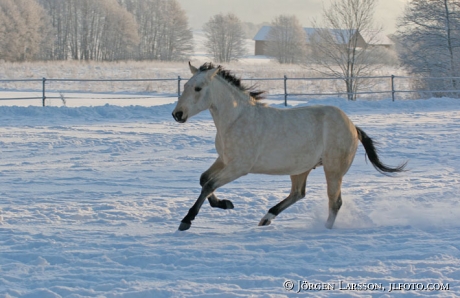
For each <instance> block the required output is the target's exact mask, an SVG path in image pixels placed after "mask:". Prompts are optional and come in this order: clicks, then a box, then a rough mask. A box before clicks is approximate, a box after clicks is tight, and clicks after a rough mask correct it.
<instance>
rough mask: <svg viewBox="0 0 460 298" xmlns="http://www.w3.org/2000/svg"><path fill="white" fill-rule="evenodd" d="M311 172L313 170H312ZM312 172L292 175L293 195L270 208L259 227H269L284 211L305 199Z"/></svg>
mask: <svg viewBox="0 0 460 298" xmlns="http://www.w3.org/2000/svg"><path fill="white" fill-rule="evenodd" d="M310 171H311V170H310ZM310 171H307V172H305V173H302V174H300V175H292V176H291V183H292V186H291V193H290V194H289V196H288V197H287V198H286V199H284V200H282V201H281V202H279V203H278V204H276V205H275V206H273V207H272V208H270V210H268V213H267V214H266V215H265V216H264V217H262V219H261V220H260V222H259V226H268V225H269V224H270V223H271V221H272V220H273V219H274V218H275V217H276V216H278V214H280V213H281V212H282V211H283V210H285V209H286V208H288V207H289V206H291V205H292V204H294V203H295V202H297V201H298V200H300V199H302V198H304V197H305V188H306V186H307V176H308V174H309V173H310Z"/></svg>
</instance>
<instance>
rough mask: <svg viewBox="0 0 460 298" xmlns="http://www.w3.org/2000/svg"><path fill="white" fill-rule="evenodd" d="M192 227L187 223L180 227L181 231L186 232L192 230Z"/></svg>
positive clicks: (181, 224)
mask: <svg viewBox="0 0 460 298" xmlns="http://www.w3.org/2000/svg"><path fill="white" fill-rule="evenodd" d="M191 226H192V224H191V223H186V222H181V223H180V225H179V229H178V230H179V231H186V230H188V229H190V227H191Z"/></svg>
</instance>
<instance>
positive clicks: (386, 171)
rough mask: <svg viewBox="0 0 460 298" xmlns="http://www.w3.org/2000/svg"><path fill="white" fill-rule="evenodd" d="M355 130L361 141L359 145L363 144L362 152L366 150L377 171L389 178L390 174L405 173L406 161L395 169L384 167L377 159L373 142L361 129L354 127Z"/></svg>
mask: <svg viewBox="0 0 460 298" xmlns="http://www.w3.org/2000/svg"><path fill="white" fill-rule="evenodd" d="M356 130H357V131H358V138H359V140H360V141H361V144H363V146H364V150H366V154H367V156H368V158H369V160H370V162H371V163H372V165H373V166H374V168H375V169H376V170H377V171H379V172H380V173H382V174H383V175H387V176H391V174H394V173H399V172H404V171H405V167H406V165H407V161H406V162H404V163H402V164H400V165H399V166H397V167H391V166H388V165H385V164H384V163H382V162H381V161H380V159H379V156H378V154H377V148H375V144H374V141H373V140H372V139H371V138H370V137H369V136H368V135H367V134H366V133H365V132H364V131H363V130H362V129H361V128H359V127H356Z"/></svg>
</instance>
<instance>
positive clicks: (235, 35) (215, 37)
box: [203, 13, 246, 63]
mask: <svg viewBox="0 0 460 298" xmlns="http://www.w3.org/2000/svg"><path fill="white" fill-rule="evenodd" d="M203 31H204V33H205V35H206V38H207V40H206V47H207V50H208V53H209V54H210V55H211V56H213V57H214V60H215V61H216V62H219V63H221V62H230V61H232V60H238V59H239V58H241V57H242V56H243V55H245V54H246V49H245V47H244V39H245V33H244V31H243V27H242V23H241V21H240V19H238V17H237V16H236V15H234V14H231V13H229V14H227V15H223V14H217V15H214V16H213V17H211V19H210V20H209V21H208V22H207V23H206V24H204V26H203Z"/></svg>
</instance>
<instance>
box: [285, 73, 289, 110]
mask: <svg viewBox="0 0 460 298" xmlns="http://www.w3.org/2000/svg"><path fill="white" fill-rule="evenodd" d="M287 96H288V94H287V76H286V75H284V106H285V107H287Z"/></svg>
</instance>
